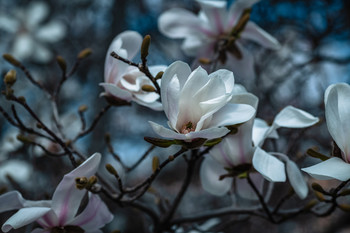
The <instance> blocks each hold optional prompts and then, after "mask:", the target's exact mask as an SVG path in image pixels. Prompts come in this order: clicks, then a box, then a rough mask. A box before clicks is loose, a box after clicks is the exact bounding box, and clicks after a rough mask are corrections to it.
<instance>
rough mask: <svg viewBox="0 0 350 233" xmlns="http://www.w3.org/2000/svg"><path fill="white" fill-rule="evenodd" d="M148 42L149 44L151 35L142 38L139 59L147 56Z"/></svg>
mask: <svg viewBox="0 0 350 233" xmlns="http://www.w3.org/2000/svg"><path fill="white" fill-rule="evenodd" d="M150 44H151V36H150V35H146V36H145V38H143V41H142V45H141V59H146V57H147V56H148V49H149V45H150Z"/></svg>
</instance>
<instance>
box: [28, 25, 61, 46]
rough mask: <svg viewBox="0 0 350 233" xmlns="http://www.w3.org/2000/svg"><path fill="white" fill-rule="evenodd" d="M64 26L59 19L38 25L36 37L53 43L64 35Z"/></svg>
mask: <svg viewBox="0 0 350 233" xmlns="http://www.w3.org/2000/svg"><path fill="white" fill-rule="evenodd" d="M66 30H67V29H66V26H65V25H64V24H63V23H61V22H59V21H51V22H49V23H47V24H45V25H44V26H42V27H40V28H39V29H38V31H37V32H36V33H35V36H36V38H38V39H39V40H41V41H44V42H50V43H55V42H57V41H59V40H61V39H63V37H64V36H65V35H66Z"/></svg>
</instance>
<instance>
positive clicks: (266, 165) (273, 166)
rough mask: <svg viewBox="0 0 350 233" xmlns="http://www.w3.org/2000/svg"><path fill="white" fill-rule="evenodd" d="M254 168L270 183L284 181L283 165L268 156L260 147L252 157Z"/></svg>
mask: <svg viewBox="0 0 350 233" xmlns="http://www.w3.org/2000/svg"><path fill="white" fill-rule="evenodd" d="M253 166H254V168H255V169H256V170H257V171H258V172H259V173H260V174H261V175H263V176H264V177H265V179H267V180H268V181H271V182H284V181H286V173H285V167H284V163H282V162H281V161H280V160H279V159H277V158H276V157H274V156H272V155H270V154H269V153H267V152H266V151H264V150H263V149H261V148H260V147H257V148H256V150H255V153H254V155H253Z"/></svg>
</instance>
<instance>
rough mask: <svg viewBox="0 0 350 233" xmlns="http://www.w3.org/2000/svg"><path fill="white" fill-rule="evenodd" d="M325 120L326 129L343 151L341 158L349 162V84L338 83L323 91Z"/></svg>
mask: <svg viewBox="0 0 350 233" xmlns="http://www.w3.org/2000/svg"><path fill="white" fill-rule="evenodd" d="M325 105H326V122H327V127H328V131H329V133H330V134H331V136H332V138H333V139H334V141H335V142H336V143H337V145H338V146H339V148H340V149H341V150H342V152H343V159H344V160H345V161H346V162H348V163H349V162H350V143H349V142H350V86H349V85H348V84H346V83H338V84H335V85H331V86H330V87H328V88H327V90H326V93H325Z"/></svg>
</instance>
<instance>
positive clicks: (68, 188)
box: [52, 153, 101, 225]
mask: <svg viewBox="0 0 350 233" xmlns="http://www.w3.org/2000/svg"><path fill="white" fill-rule="evenodd" d="M100 160H101V155H100V154H99V153H95V154H93V155H92V156H91V157H90V158H88V159H87V160H86V161H85V162H84V163H82V164H81V165H80V166H79V167H77V168H76V169H74V170H73V171H71V172H70V173H68V174H66V175H65V176H64V177H63V179H62V181H61V182H60V183H59V185H58V186H57V188H56V190H55V193H54V194H53V197H52V209H53V210H54V211H55V213H56V215H57V216H58V218H59V224H60V225H64V223H66V221H70V220H71V219H73V218H74V216H75V215H76V213H77V211H78V208H79V206H80V202H81V200H82V198H83V197H84V195H85V193H86V190H79V189H77V188H76V187H75V178H77V177H91V176H92V175H94V174H95V173H96V171H97V168H98V166H99V163H100Z"/></svg>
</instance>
